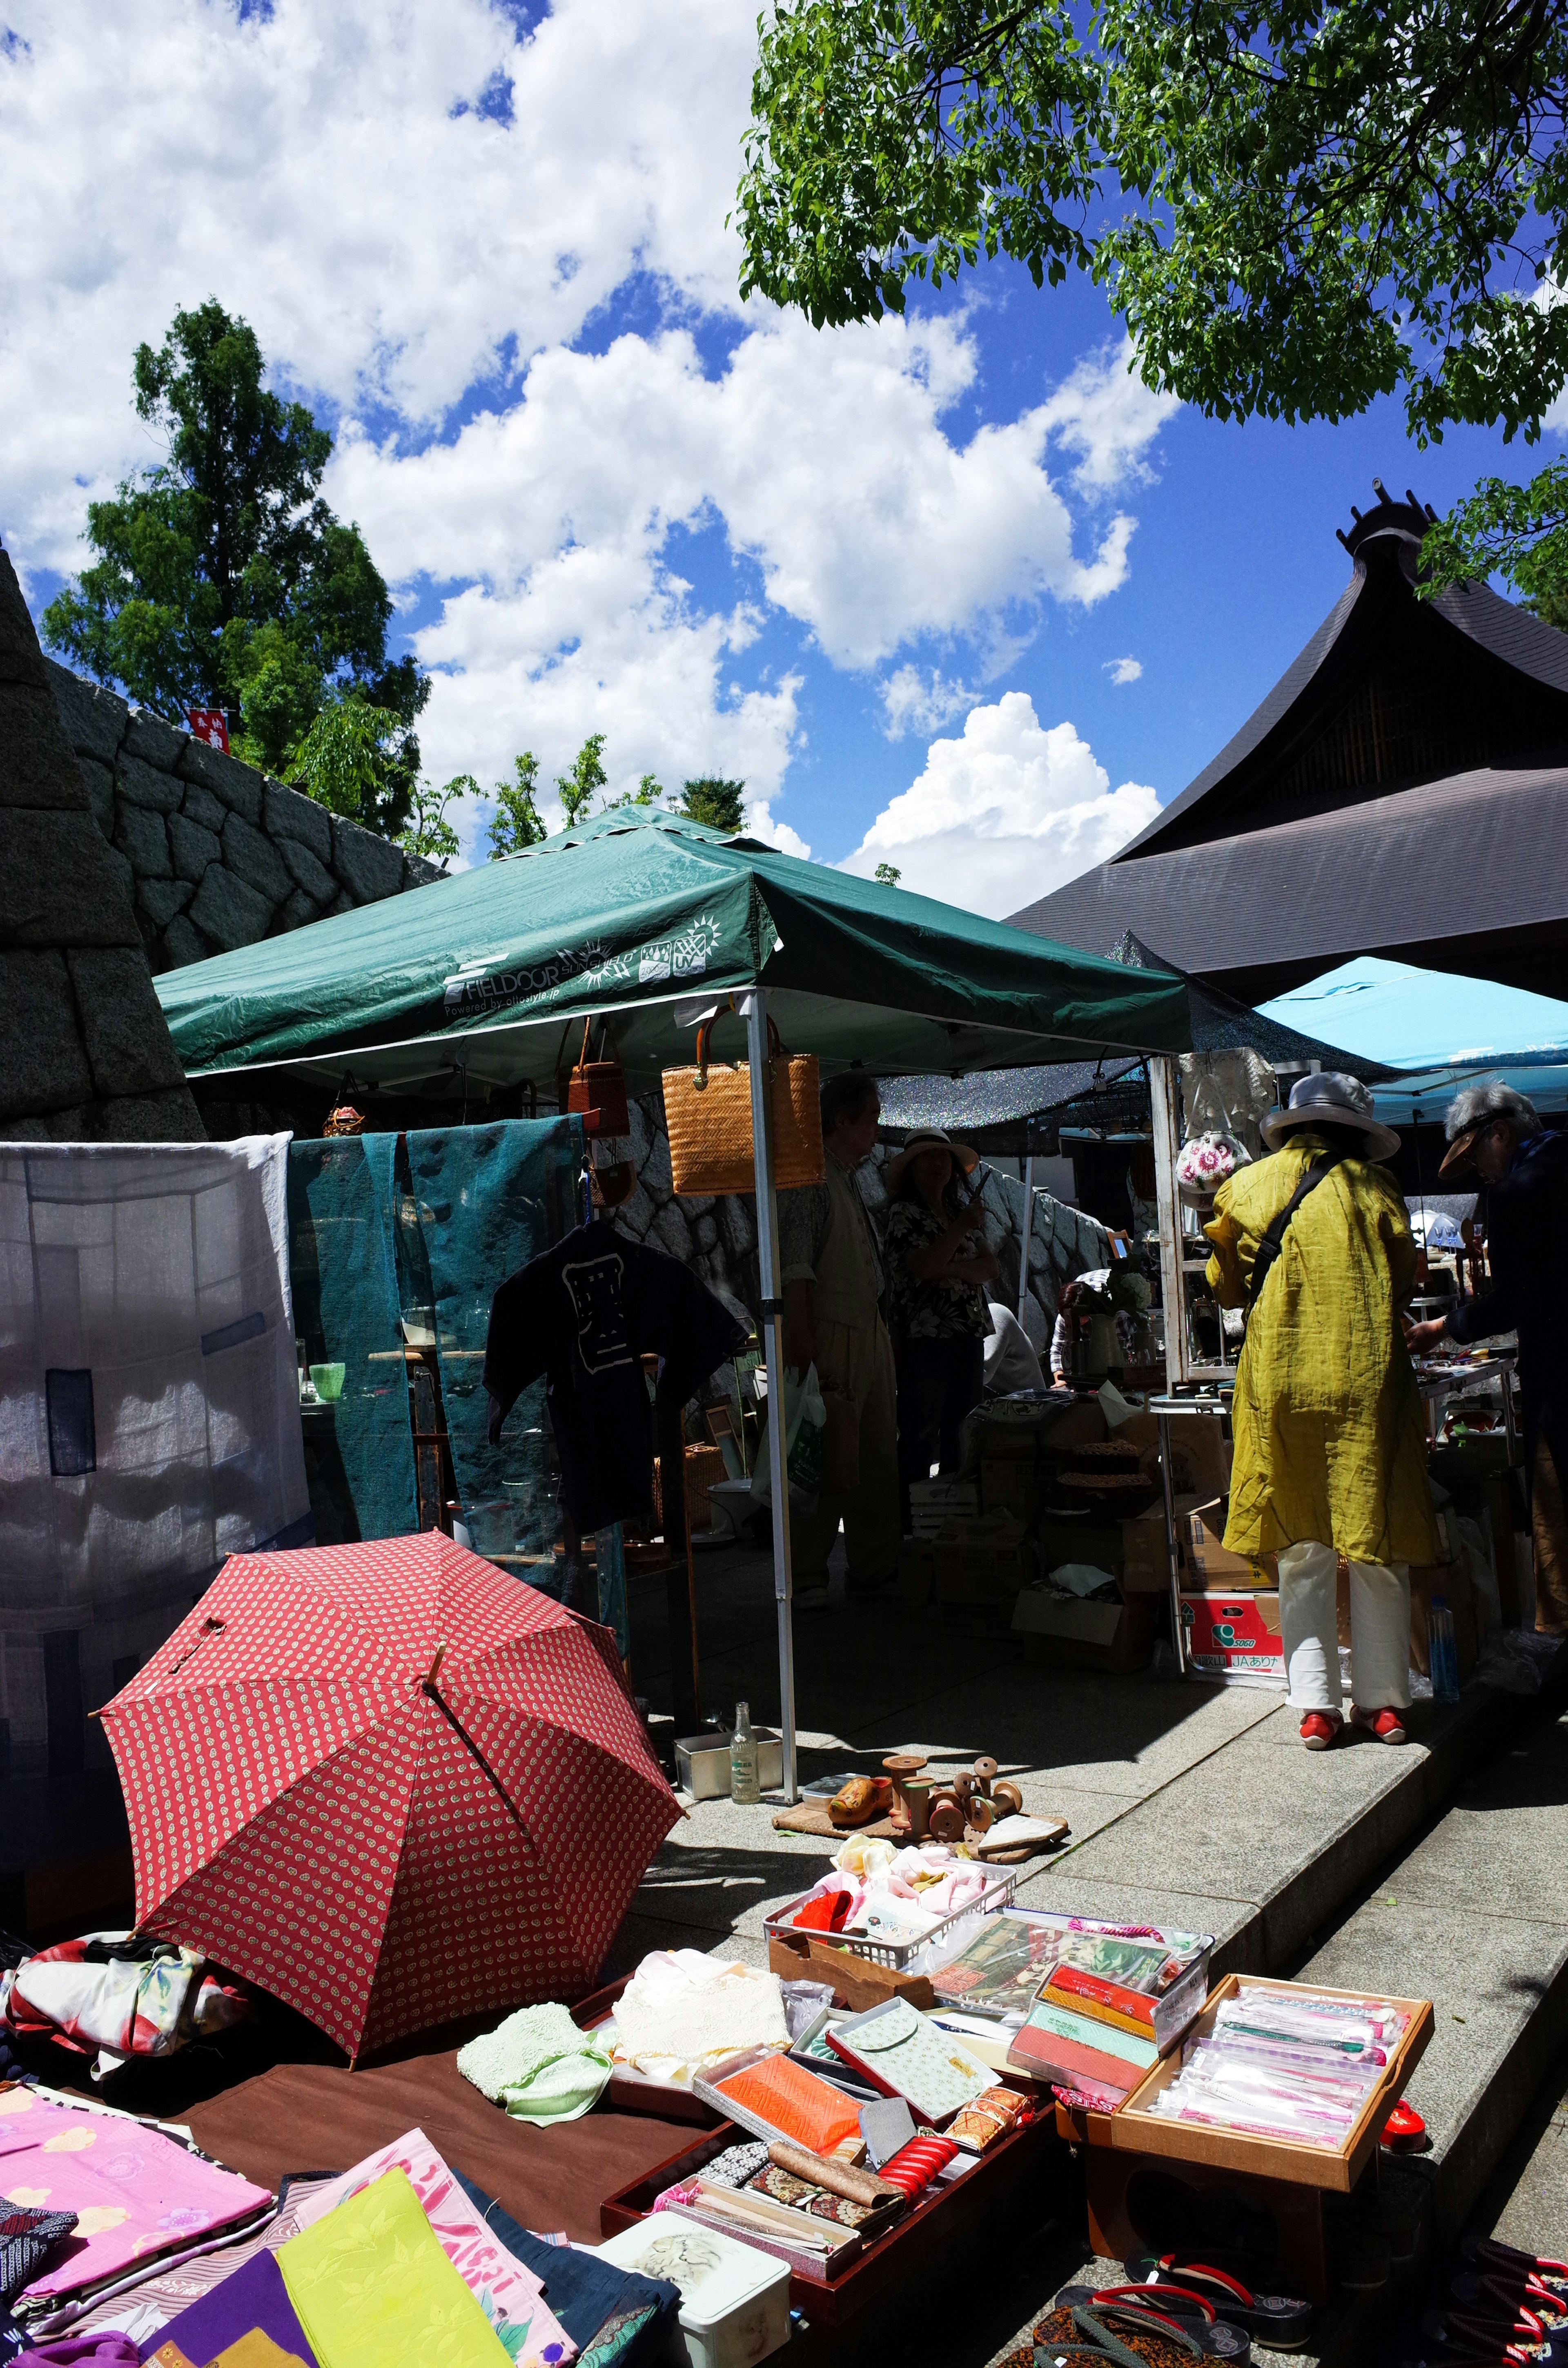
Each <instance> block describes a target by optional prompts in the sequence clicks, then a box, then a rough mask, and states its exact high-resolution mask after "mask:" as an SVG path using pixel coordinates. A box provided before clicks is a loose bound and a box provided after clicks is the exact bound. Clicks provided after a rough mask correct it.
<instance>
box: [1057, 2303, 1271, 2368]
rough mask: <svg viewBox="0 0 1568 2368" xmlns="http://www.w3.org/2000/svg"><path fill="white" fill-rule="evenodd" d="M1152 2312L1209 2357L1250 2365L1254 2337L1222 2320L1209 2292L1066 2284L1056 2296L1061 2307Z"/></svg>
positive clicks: (1244, 2365)
mask: <svg viewBox="0 0 1568 2368" xmlns="http://www.w3.org/2000/svg"><path fill="white" fill-rule="evenodd" d="M1116 2304H1119V2305H1125V2306H1126V2307H1128V2308H1131V2309H1135V2310H1139V2311H1144V2312H1149V2313H1152V2314H1153V2316H1154V2317H1157V2318H1165V2319H1169V2320H1170V2321H1171V2323H1172V2324H1173V2326H1176V2327H1179V2328H1181V2329H1182V2331H1183V2332H1184V2333H1185V2334H1187V2335H1190V2336H1191V2337H1192V2338H1193V2340H1194V2341H1195V2342H1196V2343H1197V2344H1198V2345H1199V2347H1200V2349H1201V2351H1202V2353H1203V2356H1204V2357H1205V2359H1210V2360H1230V2361H1233V2362H1236V2363H1237V2368H1246V2363H1247V2362H1249V2361H1250V2360H1251V2358H1252V2338H1251V2336H1250V2335H1249V2334H1248V2333H1247V2331H1246V2329H1245V2328H1244V2327H1237V2326H1234V2325H1233V2324H1232V2322H1231V2321H1230V2320H1229V2319H1222V2318H1221V2317H1220V2315H1219V2313H1218V2311H1217V2310H1216V2309H1215V2307H1214V2305H1213V2304H1212V2303H1211V2302H1210V2300H1209V2297H1208V2296H1207V2294H1198V2293H1196V2292H1195V2291H1194V2290H1193V2289H1192V2288H1190V2287H1187V2286H1172V2285H1162V2286H1160V2287H1159V2288H1158V2289H1157V2290H1155V2291H1153V2292H1151V2290H1150V2289H1149V2287H1147V2286H1131V2285H1121V2286H1063V2287H1062V2291H1061V2293H1060V2294H1058V2295H1057V2297H1056V2307H1057V2308H1058V2310H1079V2309H1088V2310H1094V2311H1098V2310H1100V2309H1102V2308H1103V2307H1105V2306H1107V2305H1116Z"/></svg>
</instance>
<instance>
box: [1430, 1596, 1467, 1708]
mask: <svg viewBox="0 0 1568 2368" xmlns="http://www.w3.org/2000/svg"><path fill="white" fill-rule="evenodd" d="M1426 1659H1427V1664H1428V1666H1429V1668H1430V1669H1431V1672H1432V1699H1433V1701H1434V1702H1458V1700H1459V1698H1460V1664H1459V1646H1458V1644H1457V1642H1456V1640H1455V1637H1454V1615H1453V1613H1452V1612H1451V1611H1449V1606H1448V1599H1447V1598H1446V1597H1445V1596H1441V1595H1434V1597H1433V1598H1432V1609H1431V1611H1430V1613H1429V1615H1428V1617H1427V1622H1426Z"/></svg>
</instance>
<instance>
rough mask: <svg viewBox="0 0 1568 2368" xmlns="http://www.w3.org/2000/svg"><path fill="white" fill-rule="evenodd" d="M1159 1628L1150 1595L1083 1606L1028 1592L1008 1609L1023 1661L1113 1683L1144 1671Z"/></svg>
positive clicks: (1073, 1600) (1071, 1600)
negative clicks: (1097, 1673) (1093, 1674)
mask: <svg viewBox="0 0 1568 2368" xmlns="http://www.w3.org/2000/svg"><path fill="white" fill-rule="evenodd" d="M1159 1622H1160V1606H1159V1604H1158V1602H1157V1601H1156V1600H1155V1599H1154V1597H1153V1596H1152V1595H1134V1596H1130V1597H1129V1598H1128V1600H1127V1601H1126V1602H1125V1603H1085V1602H1081V1601H1079V1600H1077V1599H1076V1598H1074V1597H1071V1596H1066V1597H1064V1596H1060V1595H1048V1594H1047V1593H1046V1591H1045V1590H1044V1588H1038V1587H1030V1588H1025V1589H1024V1590H1023V1592H1022V1593H1021V1594H1020V1595H1019V1597H1018V1600H1017V1603H1016V1604H1015V1605H1014V1607H1013V1633H1014V1634H1015V1635H1018V1636H1021V1637H1022V1638H1023V1640H1024V1657H1025V1659H1026V1660H1029V1661H1043V1662H1046V1663H1048V1664H1050V1665H1051V1666H1052V1667H1054V1668H1062V1667H1063V1666H1065V1667H1067V1668H1078V1669H1100V1670H1103V1671H1105V1672H1106V1673H1107V1674H1108V1675H1110V1676H1113V1677H1124V1676H1127V1675H1128V1674H1130V1673H1131V1671H1132V1670H1135V1669H1142V1668H1145V1667H1146V1666H1147V1664H1148V1659H1149V1656H1150V1654H1151V1653H1152V1652H1153V1648H1154V1636H1155V1634H1156V1631H1157V1629H1158V1627H1159Z"/></svg>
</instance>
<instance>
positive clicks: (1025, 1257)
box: [1018, 1151, 1034, 1324]
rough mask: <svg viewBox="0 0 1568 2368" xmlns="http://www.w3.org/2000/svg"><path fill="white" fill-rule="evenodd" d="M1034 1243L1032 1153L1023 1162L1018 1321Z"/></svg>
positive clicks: (1021, 1315)
mask: <svg viewBox="0 0 1568 2368" xmlns="http://www.w3.org/2000/svg"><path fill="white" fill-rule="evenodd" d="M1033 1243H1034V1153H1033V1152H1032V1151H1031V1152H1030V1153H1029V1155H1028V1158H1027V1159H1026V1160H1025V1161H1024V1238H1023V1242H1022V1244H1021V1246H1020V1247H1019V1250H1018V1321H1019V1323H1020V1324H1021V1323H1022V1322H1023V1320H1024V1302H1025V1300H1026V1299H1028V1295H1029V1251H1030V1249H1031V1247H1033Z"/></svg>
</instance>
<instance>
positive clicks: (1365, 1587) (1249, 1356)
mask: <svg viewBox="0 0 1568 2368" xmlns="http://www.w3.org/2000/svg"><path fill="white" fill-rule="evenodd" d="M1262 1133H1263V1139H1264V1141H1265V1143H1267V1145H1268V1147H1269V1149H1270V1150H1271V1151H1272V1152H1273V1153H1274V1155H1275V1156H1274V1157H1273V1158H1272V1159H1260V1160H1257V1161H1256V1162H1254V1164H1253V1165H1252V1166H1250V1167H1243V1168H1240V1169H1239V1170H1238V1171H1237V1173H1236V1174H1235V1175H1234V1176H1233V1177H1231V1178H1229V1179H1228V1181H1227V1182H1225V1183H1224V1184H1222V1185H1221V1187H1220V1190H1219V1191H1218V1192H1217V1193H1216V1194H1215V1196H1214V1215H1213V1218H1212V1219H1211V1221H1210V1224H1208V1225H1207V1226H1206V1227H1205V1228H1204V1230H1205V1232H1206V1233H1207V1234H1208V1235H1209V1237H1210V1241H1212V1243H1213V1244H1214V1256H1213V1257H1212V1258H1210V1261H1209V1281H1210V1286H1211V1287H1212V1288H1213V1289H1214V1290H1215V1292H1216V1293H1217V1295H1218V1296H1219V1298H1220V1300H1221V1302H1222V1304H1224V1305H1226V1306H1228V1307H1245V1308H1247V1310H1248V1315H1247V1328H1246V1338H1245V1340H1244V1344H1243V1348H1242V1353H1241V1358H1240V1360H1239V1362H1238V1364H1237V1367H1236V1388H1235V1397H1234V1400H1233V1410H1232V1411H1233V1426H1234V1430H1235V1460H1234V1463H1233V1470H1232V1474H1231V1506H1230V1518H1229V1520H1227V1522H1226V1524H1225V1543H1226V1545H1227V1546H1228V1547H1230V1548H1231V1549H1232V1551H1233V1552H1234V1553H1236V1554H1249V1555H1253V1556H1257V1555H1262V1554H1278V1557H1279V1624H1280V1631H1281V1638H1282V1642H1283V1645H1284V1648H1285V1663H1286V1669H1287V1673H1288V1676H1289V1680H1290V1706H1291V1708H1292V1709H1293V1710H1299V1711H1300V1712H1301V1741H1302V1742H1303V1743H1304V1744H1305V1745H1306V1746H1307V1748H1308V1749H1309V1750H1312V1751H1321V1750H1323V1749H1324V1747H1325V1746H1326V1745H1328V1744H1331V1743H1333V1742H1334V1741H1335V1738H1336V1736H1338V1734H1339V1732H1340V1729H1341V1726H1342V1725H1343V1713H1342V1706H1341V1693H1340V1683H1339V1641H1338V1628H1337V1616H1336V1615H1337V1586H1336V1579H1337V1569H1338V1563H1339V1559H1340V1557H1341V1556H1343V1557H1344V1558H1345V1560H1346V1562H1347V1563H1348V1565H1349V1587H1350V1653H1351V1662H1352V1679H1353V1683H1354V1687H1355V1694H1356V1700H1355V1707H1354V1709H1353V1710H1352V1713H1351V1716H1352V1718H1353V1720H1354V1721H1355V1723H1356V1724H1357V1725H1359V1726H1362V1727H1365V1728H1366V1729H1367V1730H1368V1731H1369V1733H1371V1734H1373V1735H1375V1736H1377V1737H1378V1739H1379V1740H1380V1741H1381V1742H1383V1743H1403V1741H1404V1713H1405V1711H1406V1710H1407V1709H1408V1707H1409V1703H1410V1565H1411V1564H1412V1563H1430V1562H1435V1561H1436V1559H1437V1522H1436V1520H1435V1517H1434V1514H1433V1508H1432V1490H1431V1485H1430V1483H1429V1481H1428V1479H1427V1476H1426V1435H1425V1427H1424V1424H1423V1421H1422V1413H1421V1399H1420V1394H1419V1392H1418V1391H1417V1389H1416V1386H1415V1373H1414V1372H1413V1371H1412V1369H1411V1363H1410V1356H1409V1352H1408V1350H1407V1349H1406V1348H1405V1345H1404V1341H1403V1337H1402V1335H1401V1331H1400V1316H1401V1314H1402V1312H1403V1308H1404V1305H1405V1303H1406V1301H1407V1300H1408V1298H1409V1296H1410V1292H1411V1289H1412V1287H1413V1285H1414V1283H1415V1263H1416V1250H1415V1242H1414V1241H1413V1239H1412V1238H1411V1233H1410V1221H1409V1217H1408V1215H1407V1213H1406V1211H1405V1206H1404V1202H1403V1199H1402V1198H1401V1196H1400V1193H1399V1190H1398V1189H1397V1187H1396V1186H1395V1184H1394V1181H1393V1178H1392V1177H1391V1176H1390V1175H1389V1174H1388V1173H1387V1171H1386V1170H1385V1169H1384V1168H1382V1167H1379V1166H1378V1165H1377V1164H1376V1163H1377V1162H1378V1161H1380V1160H1383V1159H1386V1158H1387V1157H1388V1156H1389V1154H1390V1153H1391V1152H1392V1151H1394V1150H1396V1149H1397V1148H1398V1145H1399V1137H1398V1135H1397V1134H1395V1133H1392V1131H1391V1130H1390V1129H1389V1128H1388V1127H1386V1126H1381V1125H1380V1124H1379V1122H1378V1121H1377V1119H1376V1118H1375V1117H1374V1116H1373V1114H1372V1098H1371V1096H1370V1095H1369V1093H1368V1091H1367V1089H1366V1087H1365V1086H1363V1085H1362V1084H1361V1083H1360V1082H1359V1080H1358V1079H1357V1078H1355V1077H1348V1076H1338V1075H1336V1074H1334V1073H1328V1072H1325V1073H1320V1074H1315V1075H1313V1076H1306V1077H1301V1078H1298V1080H1297V1082H1296V1085H1295V1087H1294V1088H1293V1089H1292V1092H1291V1095H1290V1107H1289V1109H1287V1110H1273V1111H1271V1112H1270V1113H1269V1115H1268V1116H1267V1118H1266V1119H1265V1120H1264V1121H1263V1126H1262Z"/></svg>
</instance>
